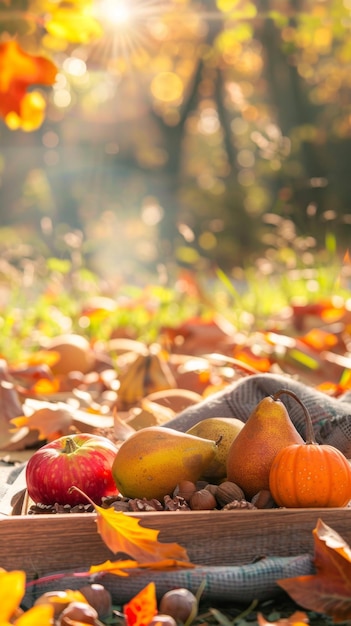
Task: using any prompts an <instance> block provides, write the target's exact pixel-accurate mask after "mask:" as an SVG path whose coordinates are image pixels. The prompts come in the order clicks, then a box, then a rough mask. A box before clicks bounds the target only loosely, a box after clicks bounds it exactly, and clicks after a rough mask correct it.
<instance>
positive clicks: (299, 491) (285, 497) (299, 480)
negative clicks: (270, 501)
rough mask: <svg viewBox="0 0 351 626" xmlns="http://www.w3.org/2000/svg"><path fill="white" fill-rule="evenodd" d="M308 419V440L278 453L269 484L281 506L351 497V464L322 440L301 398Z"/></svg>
mask: <svg viewBox="0 0 351 626" xmlns="http://www.w3.org/2000/svg"><path fill="white" fill-rule="evenodd" d="M281 393H288V394H289V395H290V396H292V397H294V398H295V399H296V400H297V401H298V402H299V403H300V404H301V406H302V408H303V410H304V414H305V419H306V443H303V444H293V445H289V446H287V447H286V448H283V449H282V450H280V451H279V452H278V453H277V455H276V456H275V458H274V460H273V463H272V466H271V469H270V475H269V488H270V492H271V494H272V497H273V498H274V501H275V502H276V504H277V505H278V506H284V507H289V508H290V507H306V508H309V507H343V506H346V505H347V503H348V502H349V501H350V500H351V465H350V463H349V461H348V460H347V458H346V457H345V456H344V454H343V453H342V452H340V450H338V449H337V448H334V447H333V446H330V445H326V444H318V443H317V442H316V440H315V437H314V432H313V425H312V420H311V417H310V414H309V412H308V411H307V408H306V407H305V406H304V405H303V403H302V402H301V400H300V399H299V398H297V396H295V394H293V393H292V392H290V391H287V390H284V391H283V390H282V392H281Z"/></svg>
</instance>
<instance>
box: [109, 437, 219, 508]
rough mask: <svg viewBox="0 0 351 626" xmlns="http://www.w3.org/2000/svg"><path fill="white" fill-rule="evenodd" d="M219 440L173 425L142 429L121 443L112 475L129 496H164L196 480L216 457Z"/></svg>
mask: <svg viewBox="0 0 351 626" xmlns="http://www.w3.org/2000/svg"><path fill="white" fill-rule="evenodd" d="M216 451H217V445H216V442H215V441H210V440H209V439H202V438H201V437H195V436H194V435H189V434H187V433H183V432H179V431H177V430H174V429H172V428H163V427H162V426H149V427H147V428H142V429H141V430H138V431H137V432H136V433H134V434H133V435H132V436H131V437H129V438H128V439H127V440H126V441H124V442H123V443H122V445H121V446H120V448H119V450H118V452H117V454H116V457H115V460H114V462H113V465H112V476H113V478H114V481H115V483H116V486H117V488H118V489H119V491H120V492H121V494H122V495H123V496H125V497H127V498H146V499H148V500H151V499H152V498H156V499H157V500H161V501H162V499H163V497H164V496H166V495H172V493H173V491H174V489H175V487H176V486H177V484H178V483H179V482H180V481H181V480H190V481H191V482H194V483H195V482H196V481H197V480H199V478H200V476H202V475H203V473H204V472H205V470H206V467H207V465H209V464H210V463H211V461H212V460H213V459H214V457H215V455H216Z"/></svg>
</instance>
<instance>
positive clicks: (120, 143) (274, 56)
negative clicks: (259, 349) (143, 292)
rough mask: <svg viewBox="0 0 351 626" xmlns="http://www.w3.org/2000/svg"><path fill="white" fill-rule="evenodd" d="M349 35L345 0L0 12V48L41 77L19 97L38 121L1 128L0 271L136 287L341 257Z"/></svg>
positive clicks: (188, 0) (31, 1)
mask: <svg viewBox="0 0 351 626" xmlns="http://www.w3.org/2000/svg"><path fill="white" fill-rule="evenodd" d="M350 27H351V2H350V0H314V1H312V0H262V1H260V2H253V1H250V0H203V1H202V2H201V1H200V0H199V1H195V0H128V2H127V0H125V1H124V0H96V1H95V2H91V1H90V0H67V1H66V2H61V1H50V0H0V43H7V42H9V41H10V40H13V39H14V40H16V41H17V42H18V43H19V44H20V46H21V49H22V50H23V51H25V53H27V54H30V55H42V56H44V57H46V58H49V59H51V60H52V61H53V63H54V64H55V66H56V68H57V74H56V77H55V82H54V83H53V84H52V85H39V86H38V85H35V80H33V84H29V85H28V92H30V91H33V90H35V93H39V94H40V95H41V96H42V97H44V99H45V107H46V108H45V112H44V113H43V116H42V119H39V121H38V120H35V119H34V118H33V123H32V124H31V123H27V126H26V124H25V123H24V124H22V125H21V119H20V118H21V113H20V114H19V118H18V117H17V118H16V116H13V115H11V114H7V115H6V114H4V115H3V118H4V119H3V122H1V125H0V174H1V184H0V225H1V228H0V250H1V251H2V263H3V264H4V263H5V261H6V262H11V264H12V265H15V266H16V265H17V266H18V267H20V269H21V270H23V269H25V267H27V268H29V267H30V268H31V269H30V271H31V272H33V267H34V266H33V259H36V260H38V259H41V258H46V259H47V258H49V257H52V258H56V259H61V260H62V261H64V260H68V261H69V262H72V259H76V261H77V258H79V262H80V263H81V262H82V259H83V264H84V266H85V267H89V268H90V269H91V270H92V271H93V272H94V273H95V272H96V273H97V274H99V276H102V277H103V278H104V279H105V280H106V281H107V282H109V281H112V282H113V281H115V280H116V277H119V276H123V277H124V279H125V278H126V279H127V280H130V281H132V282H137V283H138V282H139V281H142V280H143V278H145V277H146V280H148V279H149V276H150V275H158V276H159V278H160V280H161V277H162V276H164V275H165V273H166V274H167V275H168V272H170V271H172V270H174V269H176V270H177V269H178V268H184V267H185V268H188V269H191V270H194V271H195V272H197V273H199V272H205V273H206V275H207V277H208V278H210V277H211V275H214V273H216V272H217V270H218V268H220V270H221V271H224V272H225V274H226V276H227V277H229V279H230V280H232V279H233V280H234V281H235V280H239V281H240V280H241V279H242V278H243V276H244V272H245V269H246V268H248V267H254V268H255V270H256V271H257V273H258V274H262V275H269V274H272V273H274V272H277V271H278V272H281V273H284V272H287V271H293V270H299V269H300V270H301V269H303V271H304V272H306V271H307V272H308V270H311V271H312V270H313V268H315V267H316V266H317V265H318V264H319V265H321V266H325V267H327V266H329V265H330V260H331V258H334V257H335V255H339V256H340V258H341V259H344V260H345V258H346V259H348V245H349V237H350V225H351V211H350V196H351V189H350V187H351V177H350V176H349V167H350V165H349V163H350V161H351V141H350V137H351V98H350V87H351V72H350V65H351V34H350ZM16 67H17V66H16ZM17 70H18V71H19V73H21V68H20V64H19V65H18V67H17ZM17 70H16V71H17ZM23 72H24V70H23ZM0 85H1V82H0ZM1 89H2V94H3V95H2V98H4V97H5V96H6V90H4V84H3V85H2V87H1ZM4 94H5V96H4ZM27 122H28V120H27ZM29 259H30V261H31V263H28V262H27V261H28V260H29ZM63 267H64V266H63V265H62V266H61V269H62V268H63ZM7 270H8V268H7V266H6V264H5V265H3V268H2V271H3V273H4V274H6V273H7ZM34 271H37V272H38V266H37V267H36V268H35V269H34ZM307 275H308V274H306V276H307ZM311 290H313V284H312V282H311Z"/></svg>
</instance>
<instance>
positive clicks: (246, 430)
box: [227, 392, 304, 498]
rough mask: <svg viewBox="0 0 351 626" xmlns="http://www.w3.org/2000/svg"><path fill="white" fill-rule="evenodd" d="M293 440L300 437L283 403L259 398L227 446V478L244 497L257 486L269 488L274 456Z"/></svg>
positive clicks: (256, 488) (297, 439)
mask: <svg viewBox="0 0 351 626" xmlns="http://www.w3.org/2000/svg"><path fill="white" fill-rule="evenodd" d="M278 393H279V392H278ZM278 393H277V394H275V395H276V396H277V395H278ZM294 443H304V440H303V439H302V437H301V436H300V434H299V433H298V432H297V430H296V428H295V426H294V424H293V423H292V421H291V419H290V417H289V414H288V411H287V409H286V407H285V406H284V404H283V403H282V402H281V401H280V400H279V399H275V396H267V397H266V398H263V400H261V402H259V403H258V405H257V406H256V408H255V409H254V410H253V412H252V413H251V415H250V417H249V419H248V420H247V422H246V423H245V424H244V427H243V428H242V429H241V431H240V433H239V434H238V435H237V437H236V438H235V439H234V441H233V443H232V445H231V446H230V449H229V452H228V457H227V479H228V480H230V481H231V482H233V483H236V484H237V485H239V487H241V489H242V490H243V491H244V493H245V496H246V498H252V497H253V496H254V495H255V494H256V493H258V492H259V491H261V489H268V490H269V472H270V468H271V465H272V463H273V459H274V457H275V455H276V454H277V452H279V450H281V449H282V448H285V447H286V446H288V445H290V444H294Z"/></svg>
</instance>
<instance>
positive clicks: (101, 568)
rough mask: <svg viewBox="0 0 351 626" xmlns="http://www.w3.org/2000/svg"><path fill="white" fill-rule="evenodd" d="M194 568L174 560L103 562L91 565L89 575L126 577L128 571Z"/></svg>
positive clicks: (189, 564)
mask: <svg viewBox="0 0 351 626" xmlns="http://www.w3.org/2000/svg"><path fill="white" fill-rule="evenodd" d="M194 567H196V566H195V565H194V564H193V563H189V562H186V561H176V560H175V559H163V560H162V561H152V562H150V563H139V562H138V561H132V560H123V561H122V560H119V561H105V562H104V563H100V564H99V565H92V566H91V567H90V569H89V572H90V573H91V574H97V573H104V574H115V575H116V576H128V572H129V570H140V569H152V570H157V571H160V570H167V571H169V570H174V569H177V568H188V569H192V568H194Z"/></svg>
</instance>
